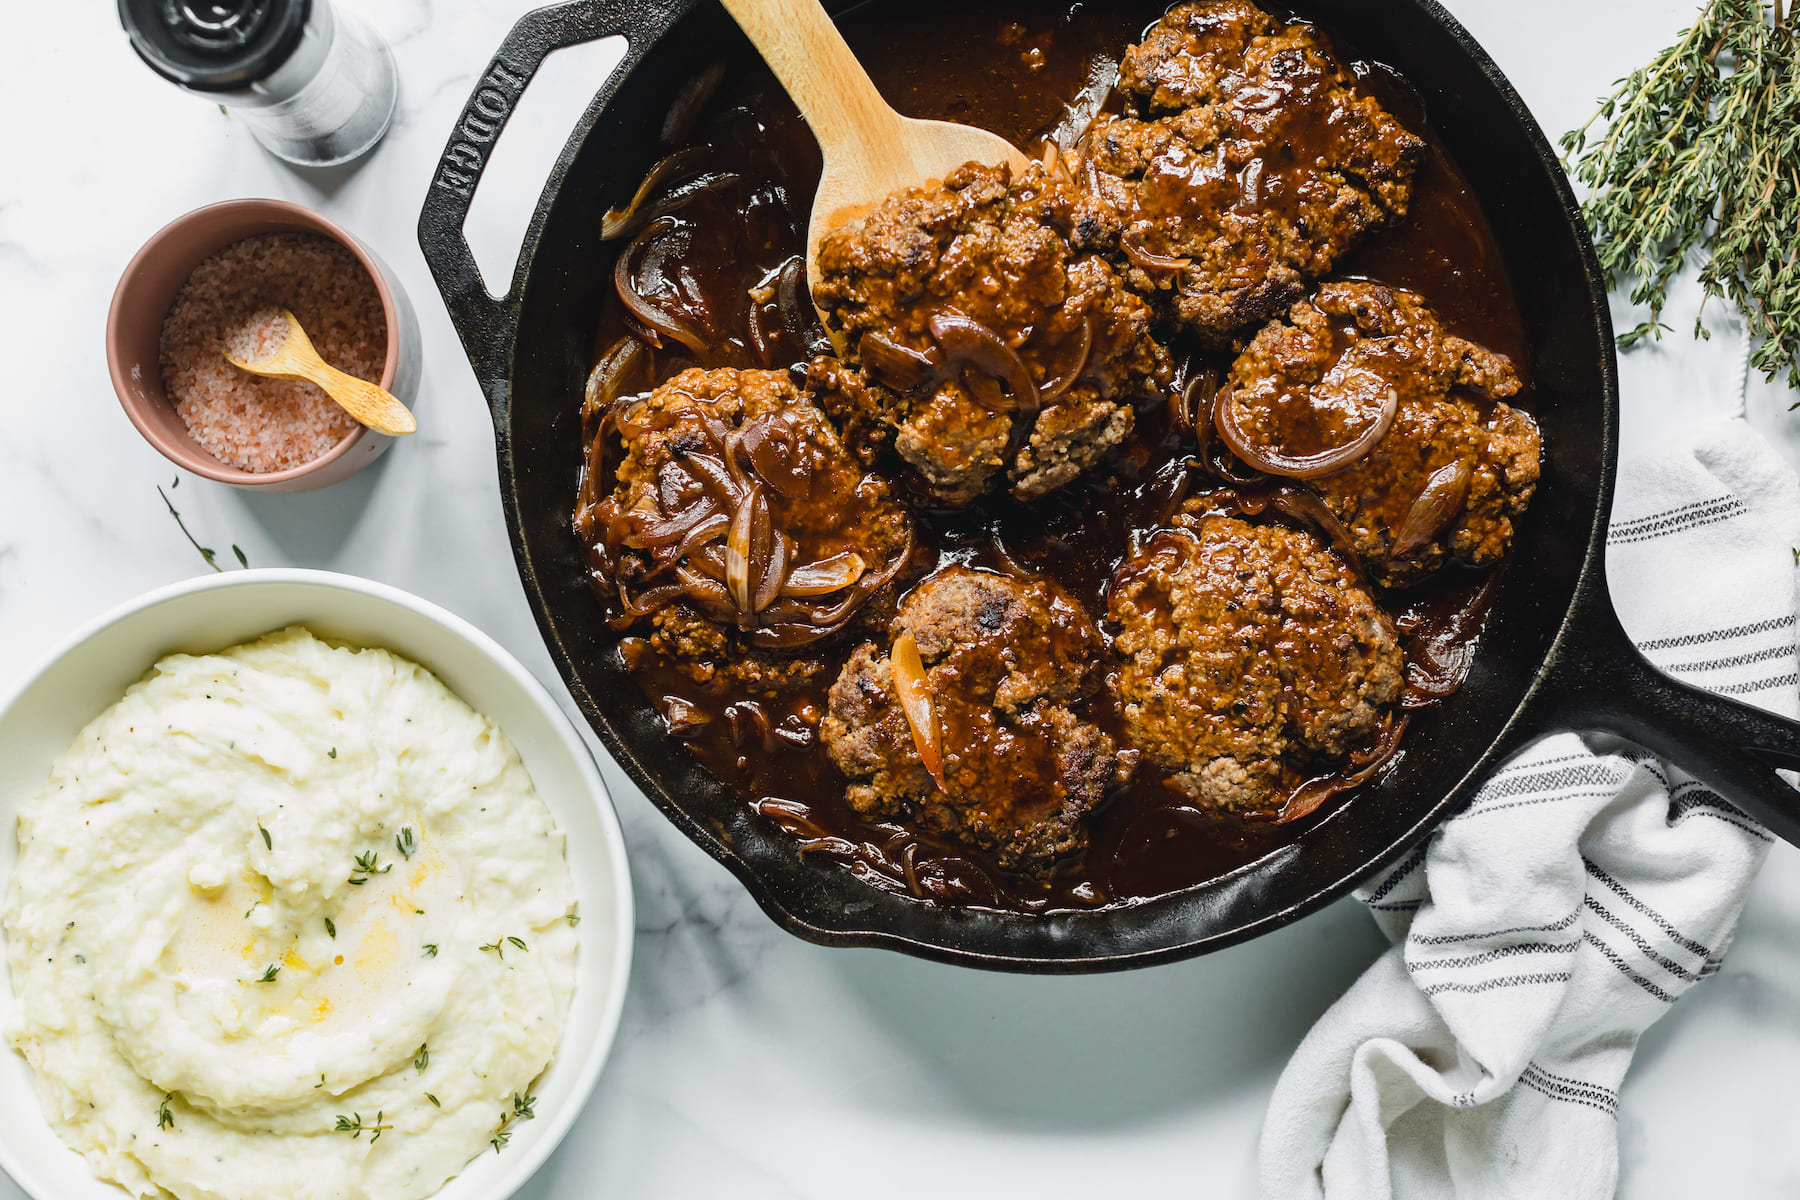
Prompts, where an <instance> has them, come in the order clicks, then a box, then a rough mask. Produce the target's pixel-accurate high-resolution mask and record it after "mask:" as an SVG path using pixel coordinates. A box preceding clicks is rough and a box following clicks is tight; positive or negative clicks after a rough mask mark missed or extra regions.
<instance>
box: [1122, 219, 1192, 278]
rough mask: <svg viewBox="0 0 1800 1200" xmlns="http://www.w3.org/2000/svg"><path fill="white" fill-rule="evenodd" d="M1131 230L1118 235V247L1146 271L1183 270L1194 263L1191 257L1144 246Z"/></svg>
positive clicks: (1134, 263)
mask: <svg viewBox="0 0 1800 1200" xmlns="http://www.w3.org/2000/svg"><path fill="white" fill-rule="evenodd" d="M1133 232H1134V231H1133V230H1129V229H1128V230H1126V231H1125V232H1124V233H1122V234H1120V235H1119V249H1121V250H1123V251H1124V252H1125V257H1126V258H1128V259H1130V260H1131V261H1132V263H1133V265H1135V266H1139V267H1142V268H1144V270H1146V271H1184V270H1186V269H1187V268H1188V267H1191V266H1193V265H1194V260H1193V259H1191V258H1181V257H1177V256H1176V255H1173V254H1158V253H1156V252H1155V251H1154V250H1147V249H1145V248H1144V246H1143V245H1142V243H1140V242H1139V241H1138V240H1137V239H1136V238H1135V237H1133V236H1132V234H1133Z"/></svg>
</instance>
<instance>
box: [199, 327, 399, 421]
mask: <svg viewBox="0 0 1800 1200" xmlns="http://www.w3.org/2000/svg"><path fill="white" fill-rule="evenodd" d="M281 315H282V317H283V318H284V319H285V320H286V321H287V337H286V338H285V339H284V340H283V341H282V343H281V345H279V346H277V347H276V348H275V352H274V353H273V354H271V355H269V356H268V357H267V358H259V359H256V360H255V361H246V360H244V359H241V358H238V357H236V356H235V355H233V354H232V353H231V351H229V350H227V351H226V352H225V358H226V360H227V361H228V362H230V363H231V364H232V365H233V366H235V367H241V368H243V369H244V370H246V371H249V372H250V373H252V374H254V375H267V376H270V377H271V378H274V379H296V380H299V381H301V382H303V383H314V384H317V385H318V386H319V387H320V388H321V389H322V390H323V391H324V393H325V394H326V395H327V396H330V397H331V398H332V399H333V400H335V401H337V402H338V404H339V406H340V407H342V408H343V410H344V411H345V412H347V413H349V414H350V415H351V416H353V417H355V418H356V419H357V420H358V421H361V422H362V423H363V424H364V425H367V426H368V427H369V428H370V429H373V430H374V431H375V432H376V433H385V434H387V435H388V436H389V437H400V436H401V435H403V434H408V433H412V432H413V431H414V430H416V429H418V427H419V423H418V422H417V421H415V420H413V415H412V414H411V413H410V412H408V411H407V410H406V405H404V404H402V403H400V401H398V400H396V399H394V397H393V395H392V394H390V393H389V392H388V390H387V389H386V388H384V387H382V386H381V385H380V384H376V383H370V382H369V381H368V380H366V379H358V378H357V377H356V376H354V375H351V374H348V373H347V372H344V371H340V370H338V369H337V368H336V367H334V366H332V365H331V364H330V363H328V362H326V361H325V360H324V359H322V358H320V357H319V352H318V351H317V350H314V349H313V344H312V339H311V338H309V337H307V336H306V330H304V329H302V328H300V322H299V321H298V320H297V319H296V318H295V317H294V314H293V313H291V312H289V311H288V310H287V309H285V308H284V309H282V310H281Z"/></svg>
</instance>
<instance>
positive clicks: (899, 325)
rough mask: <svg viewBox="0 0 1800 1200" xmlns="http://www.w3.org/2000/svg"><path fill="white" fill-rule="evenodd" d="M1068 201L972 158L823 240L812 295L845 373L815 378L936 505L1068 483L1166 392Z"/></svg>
mask: <svg viewBox="0 0 1800 1200" xmlns="http://www.w3.org/2000/svg"><path fill="white" fill-rule="evenodd" d="M1077 208H1078V194H1077V192H1076V190H1075V189H1074V188H1073V187H1072V186H1071V185H1070V184H1069V183H1067V182H1066V181H1065V180H1064V179H1060V178H1057V177H1056V176H1054V175H1052V174H1051V173H1049V172H1047V171H1046V170H1045V169H1044V168H1043V167H1042V166H1039V165H1034V166H1033V167H1032V168H1031V170H1030V171H1029V172H1027V173H1026V174H1024V175H1022V176H1021V177H1020V178H1018V179H1013V178H1012V174H1011V172H1010V170H1009V169H1008V168H1006V167H1004V166H1000V167H985V166H981V165H979V164H975V163H971V164H969V165H967V166H964V167H962V168H960V169H958V170H957V171H955V172H953V173H952V174H951V175H950V177H949V178H948V179H946V180H945V181H944V184H943V186H942V187H938V188H929V189H927V188H915V189H911V190H909V191H905V192H900V193H898V194H896V195H894V196H892V197H890V198H889V199H888V200H887V201H885V202H884V203H883V204H882V205H881V206H880V207H879V208H877V209H876V210H875V211H874V212H872V213H870V214H869V215H868V216H866V217H864V218H862V219H861V220H859V221H856V222H852V223H850V224H848V225H846V226H844V227H842V228H840V229H837V230H834V231H833V232H832V233H831V234H830V235H828V236H827V237H826V238H825V241H824V243H823V245H822V246H821V247H820V250H819V276H820V279H819V287H818V288H817V290H816V291H815V292H814V295H813V298H814V300H815V301H816V302H817V303H818V305H819V308H820V310H821V311H822V312H823V313H824V314H825V318H826V322H827V324H828V325H829V326H830V327H831V329H832V331H833V332H834V333H836V334H838V335H839V336H841V338H842V341H843V346H844V349H845V351H846V355H847V360H848V362H849V364H850V366H851V368H853V370H849V371H847V370H845V369H844V367H843V365H842V364H839V363H836V362H834V361H832V360H830V359H823V360H820V361H819V362H818V363H817V364H816V368H815V381H816V382H817V383H818V384H819V385H820V386H821V390H822V392H823V393H824V396H825V400H824V402H825V403H826V404H827V406H828V408H829V409H830V411H831V412H832V415H833V416H836V417H838V418H839V419H840V420H843V421H845V422H846V426H847V431H848V432H849V433H850V436H851V440H852V442H853V444H868V445H876V444H879V443H880V442H881V441H883V440H885V438H886V437H888V436H890V435H891V436H892V439H893V445H894V447H895V449H897V450H898V451H899V454H900V457H901V458H903V459H904V460H905V461H906V462H907V463H908V464H910V465H911V466H912V467H913V469H914V470H915V471H917V472H918V475H919V477H920V479H922V480H923V481H924V484H925V486H926V488H927V490H928V491H929V492H930V493H931V494H932V495H933V496H934V497H935V498H936V499H937V500H939V501H942V502H944V503H946V504H952V505H958V504H965V503H967V502H968V501H970V500H972V499H974V498H975V497H976V496H978V495H980V494H981V493H982V492H984V491H987V490H990V489H991V488H994V487H996V486H999V485H1001V484H1005V485H1007V486H1010V488H1011V490H1012V491H1013V493H1014V494H1015V495H1017V496H1020V497H1022V498H1026V499H1029V498H1032V497H1035V496H1041V495H1043V494H1045V493H1046V492H1049V491H1052V490H1054V489H1056V488H1059V487H1061V486H1062V485H1064V484H1066V483H1068V482H1069V481H1070V480H1072V479H1074V478H1075V477H1076V476H1078V475H1079V474H1080V473H1081V472H1082V471H1084V470H1086V469H1087V468H1088V467H1089V466H1091V465H1093V463H1094V462H1095V461H1097V460H1098V459H1099V458H1100V456H1101V455H1102V454H1103V453H1105V451H1106V450H1108V449H1109V448H1111V447H1113V446H1116V445H1118V444H1119V443H1120V442H1121V441H1123V440H1124V439H1125V437H1126V435H1128V434H1129V433H1130V432H1131V429H1132V424H1133V420H1134V413H1133V408H1132V401H1133V400H1135V399H1138V398H1141V397H1148V396H1152V395H1155V394H1156V391H1157V388H1158V387H1159V386H1160V385H1162V384H1164V383H1166V382H1167V380H1168V378H1169V374H1170V366H1169V359H1168V354H1167V352H1166V351H1165V350H1164V349H1163V347H1162V346H1161V345H1160V344H1159V343H1157V342H1156V341H1155V340H1154V339H1152V338H1151V337H1150V336H1149V331H1150V319H1151V312H1150V308H1149V306H1148V305H1147V304H1145V303H1144V301H1143V300H1141V299H1140V298H1139V297H1137V296H1135V295H1133V294H1132V293H1130V292H1128V291H1126V290H1125V288H1124V286H1123V285H1122V284H1121V283H1120V281H1119V277H1118V275H1117V274H1116V273H1115V272H1114V270H1113V268H1112V267H1111V266H1110V265H1109V264H1108V263H1107V262H1106V261H1105V260H1104V259H1102V258H1101V257H1099V256H1097V255H1095V254H1092V253H1088V252H1085V251H1084V250H1083V249H1081V246H1082V245H1083V244H1085V242H1086V241H1087V240H1090V239H1091V238H1093V237H1097V236H1098V234H1097V233H1096V231H1095V230H1093V229H1083V228H1081V226H1080V218H1079V216H1078V213H1077Z"/></svg>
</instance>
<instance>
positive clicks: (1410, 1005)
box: [1258, 420, 1800, 1200]
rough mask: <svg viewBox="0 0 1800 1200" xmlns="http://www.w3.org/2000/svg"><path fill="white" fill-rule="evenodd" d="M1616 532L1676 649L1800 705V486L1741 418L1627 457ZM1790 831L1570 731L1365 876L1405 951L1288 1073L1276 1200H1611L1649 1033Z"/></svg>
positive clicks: (1634, 752)
mask: <svg viewBox="0 0 1800 1200" xmlns="http://www.w3.org/2000/svg"><path fill="white" fill-rule="evenodd" d="M1613 518H1614V519H1613V524H1612V529H1611V533H1610V535H1609V537H1608V539H1607V576H1608V579H1609V581H1610V582H1611V584H1612V593H1613V596H1614V600H1615V603H1616V604H1617V606H1618V610H1619V616H1620V619H1621V620H1622V621H1623V622H1624V624H1625V628H1626V629H1627V630H1629V631H1630V633H1631V635H1632V637H1633V639H1635V640H1636V641H1637V644H1638V646H1639V647H1640V648H1641V649H1642V650H1643V651H1644V652H1645V654H1647V655H1648V656H1649V657H1650V658H1651V659H1652V660H1653V661H1654V662H1655V663H1656V664H1657V665H1658V666H1660V667H1662V668H1663V669H1664V670H1666V671H1668V672H1670V673H1671V674H1674V675H1676V676H1679V677H1680V678H1682V679H1684V680H1687V681H1689V682H1691V683H1694V684H1696V685H1698V686H1701V687H1706V688H1711V689H1712V690H1714V691H1716V692H1720V693H1723V694H1725V695H1730V696H1736V697H1739V698H1741V699H1743V700H1746V701H1748V702H1750V703H1752V704H1758V705H1761V706H1763V707H1765V708H1767V709H1769V710H1770V711H1772V712H1777V713H1781V714H1783V715H1785V716H1790V717H1793V716H1797V715H1800V675H1797V674H1796V656H1795V623H1796V597H1795V567H1796V563H1797V562H1800V551H1796V550H1795V549H1794V547H1796V546H1800V482H1797V481H1796V479H1795V477H1794V474H1793V472H1792V470H1791V469H1790V468H1789V467H1788V466H1787V465H1786V464H1785V463H1783V462H1782V461H1780V460H1779V459H1778V458H1777V457H1776V456H1775V454H1774V453H1773V451H1771V450H1770V449H1769V447H1768V446H1767V445H1765V444H1764V443H1763V442H1762V440H1761V439H1760V438H1759V437H1758V436H1757V435H1756V434H1755V433H1754V432H1752V431H1751V430H1750V429H1749V427H1748V426H1746V425H1745V424H1744V423H1743V422H1742V421H1741V420H1733V421H1730V422H1728V423H1725V424H1723V425H1715V426H1709V427H1707V428H1705V429H1703V430H1701V431H1699V433H1698V436H1696V437H1695V438H1694V439H1692V440H1691V441H1689V442H1687V443H1686V444H1685V445H1684V446H1683V448H1682V449H1681V450H1679V451H1670V452H1668V453H1665V454H1662V455H1659V456H1657V457H1655V458H1653V459H1647V460H1640V461H1634V462H1631V463H1628V464H1626V466H1625V467H1624V468H1623V470H1622V471H1621V473H1620V478H1619V500H1618V503H1617V504H1616V505H1615V508H1614V513H1613ZM1769 843H1770V838H1769V835H1768V834H1767V833H1765V832H1764V831H1763V830H1762V829H1760V828H1759V827H1758V826H1757V824H1756V823H1755V822H1754V821H1752V820H1751V819H1750V818H1748V817H1747V816H1745V815H1744V814H1743V813H1742V812H1740V811H1738V810H1737V809H1736V808H1734V807H1732V806H1731V805H1730V804H1729V803H1727V802H1726V801H1725V800H1724V799H1722V798H1721V797H1720V796H1718V795H1717V794H1715V793H1714V792H1712V791H1711V790H1710V789H1708V788H1707V787H1706V786H1705V785H1704V784H1701V783H1698V782H1696V781H1695V780H1693V779H1691V778H1689V777H1688V776H1686V775H1684V774H1683V773H1682V772H1681V770H1680V768H1679V767H1677V766H1675V765H1674V764H1672V763H1669V762H1665V761H1662V760H1659V759H1657V758H1654V757H1652V756H1650V755H1648V754H1646V753H1644V752H1643V751H1641V750H1639V749H1637V748H1636V747H1633V746H1631V745H1628V744H1625V743H1622V742H1620V741H1619V740H1618V739H1616V738H1611V737H1604V736H1597V735H1591V734H1577V733H1564V734H1559V735H1557V736H1554V737H1551V738H1547V739H1545V740H1544V741H1542V742H1539V743H1538V744H1536V745H1535V746H1532V747H1531V748H1530V749H1528V750H1526V751H1525V752H1524V753H1522V754H1520V755H1519V756H1518V757H1517V758H1516V759H1514V760H1513V761H1511V762H1510V763H1508V764H1507V765H1506V766H1505V767H1503V768H1502V769H1501V770H1500V771H1498V772H1497V773H1496V774H1495V775H1494V777H1493V778H1492V779H1490V780H1489V781H1488V783H1487V784H1486V786H1485V787H1483V788H1482V790H1481V791H1480V793H1479V794H1478V795H1477V796H1476V798H1475V800H1474V801H1473V802H1472V803H1471V804H1470V805H1469V807H1468V808H1467V809H1466V810H1465V811H1464V812H1463V813H1461V814H1460V815H1459V816H1457V817H1455V818H1453V819H1452V820H1450V821H1448V822H1446V823H1445V824H1444V825H1443V826H1442V827H1441V828H1439V829H1438V830H1437V831H1436V832H1435V833H1434V834H1433V835H1432V836H1431V837H1430V838H1429V839H1428V840H1427V841H1426V842H1425V843H1424V844H1423V845H1421V846H1419V847H1418V848H1417V849H1416V850H1414V851H1413V852H1412V853H1411V854H1409V855H1408V856H1407V857H1406V858H1404V859H1403V860H1402V861H1401V862H1399V863H1398V864H1396V865H1395V866H1394V867H1392V868H1391V869H1390V870H1389V871H1387V872H1386V873H1385V874H1384V875H1383V876H1382V877H1380V878H1378V879H1377V880H1375V881H1374V882H1373V883H1372V884H1370V885H1368V886H1367V887H1365V888H1363V889H1362V890H1361V891H1360V892H1359V893H1358V896H1359V898H1360V899H1361V900H1362V901H1363V902H1364V903H1365V904H1367V905H1368V907H1369V910H1370V912H1371V913H1372V914H1373V915H1374V917H1375V919H1376V921H1377V922H1378V923H1379V924H1380V925H1381V928H1382V930H1383V931H1384V932H1385V933H1386V934H1387V935H1388V937H1389V938H1390V939H1392V940H1393V942H1394V945H1393V947H1392V948H1391V949H1390V950H1388V951H1387V953H1386V954H1384V955H1383V956H1382V957H1381V958H1380V959H1379V960H1378V961H1377V962H1376V963H1375V965H1374V966H1372V967H1371V968H1369V970H1368V972H1367V973H1366V974H1364V975H1363V977H1362V978H1361V979H1359V980H1358V981H1357V982H1356V984H1355V985H1354V986H1352V987H1351V989H1350V990H1349V992H1348V993H1346V994H1345V995H1344V996H1343V998H1342V999H1340V1000H1339V1001H1338V1002H1337V1003H1336V1004H1335V1005H1333V1006H1332V1008H1331V1009H1330V1010H1329V1011H1327V1012H1326V1014H1325V1015H1324V1017H1322V1018H1321V1019H1320V1021H1319V1023H1318V1025H1317V1026H1315V1027H1314V1028H1313V1030H1312V1032H1311V1033H1310V1034H1309V1035H1308V1036H1307V1038H1306V1040H1305V1041H1304V1042H1303V1043H1302V1044H1301V1046H1300V1048H1299V1050H1298V1051H1297V1052H1296V1053H1295V1055H1294V1058H1293V1061H1292V1062H1290V1063H1289V1064H1288V1067H1287V1069H1286V1071H1285V1072H1283V1074H1282V1076H1281V1080H1280V1082H1279V1083H1278V1084H1277V1085H1276V1088H1275V1094H1274V1096H1273V1097H1272V1099H1271V1101H1270V1104H1269V1112H1268V1116H1267V1119H1266V1121H1265V1122H1264V1126H1263V1135H1262V1143H1261V1146H1260V1149H1259V1155H1258V1158H1259V1175H1260V1179H1261V1185H1262V1193H1263V1195H1264V1196H1265V1197H1266V1198H1267V1200H1302V1198H1308V1197H1324V1198H1325V1200H1389V1198H1397V1200H1425V1198H1427V1197H1429V1198H1430V1200H1444V1198H1446V1197H1463V1198H1467V1200H1510V1198H1514V1197H1517V1198H1518V1200H1527V1198H1529V1200H1549V1198H1555V1200H1603V1198H1605V1197H1610V1196H1611V1195H1612V1194H1613V1190H1614V1186H1615V1184H1616V1181H1617V1177H1618V1136H1617V1130H1616V1128H1615V1124H1614V1118H1615V1116H1616V1114H1617V1111H1618V1106H1619V1092H1618V1089H1619V1083H1620V1081H1621V1080H1622V1079H1623V1078H1624V1077H1625V1071H1626V1068H1627V1067H1628V1066H1630V1064H1631V1055H1632V1051H1633V1049H1634V1048H1635V1046H1636V1044H1637V1039H1638V1036H1639V1035H1640V1034H1641V1033H1642V1032H1643V1031H1644V1030H1645V1029H1646V1028H1647V1027H1648V1026H1649V1025H1650V1023H1651V1022H1653V1021H1655V1020H1656V1019H1657V1018H1658V1017H1660V1016H1661V1015H1662V1014H1663V1013H1664V1012H1665V1011H1666V1010H1667V1009H1668V1006H1669V1005H1670V1004H1672V1003H1674V1001H1675V999H1676V998H1677V997H1678V996H1680V995H1681V993H1682V992H1684V991H1686V990H1687V989H1688V987H1690V986H1691V985H1692V984H1694V983H1695V982H1697V981H1698V980H1701V979H1704V978H1705V977H1706V976H1708V975H1710V974H1712V973H1713V972H1714V971H1716V970H1717V969H1718V966H1719V959H1720V956H1721V955H1722V954H1724V952H1725V947H1726V945H1727V944H1728V943H1729V942H1730V940H1731V933H1732V930H1733V929H1734V928H1735V926H1736V924H1737V919H1738V914H1739V912H1740V911H1741V910H1742V908H1743V905H1744V896H1745V893H1746V892H1747V891H1748V889H1749V885H1750V880H1751V877H1752V876H1753V875H1754V874H1755V872H1756V869H1757V868H1758V867H1759V866H1760V865H1761V864H1762V860H1763V857H1764V856H1765V855H1766V854H1767V853H1768V848H1769Z"/></svg>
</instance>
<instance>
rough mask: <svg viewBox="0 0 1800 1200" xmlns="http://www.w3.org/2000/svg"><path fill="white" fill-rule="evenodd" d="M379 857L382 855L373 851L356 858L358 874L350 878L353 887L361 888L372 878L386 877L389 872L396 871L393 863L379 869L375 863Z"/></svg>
mask: <svg viewBox="0 0 1800 1200" xmlns="http://www.w3.org/2000/svg"><path fill="white" fill-rule="evenodd" d="M379 857H380V855H379V854H377V853H376V852H375V851H373V850H370V851H369V852H368V853H366V854H359V855H357V856H356V873H355V874H353V875H351V876H350V883H351V885H352V886H354V887H361V886H362V885H363V884H365V883H367V882H369V878H370V876H373V875H386V874H387V873H388V872H389V871H391V870H393V869H394V864H393V863H389V864H388V865H387V866H385V867H377V866H376V865H375V863H376V861H377V860H378V859H379Z"/></svg>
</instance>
